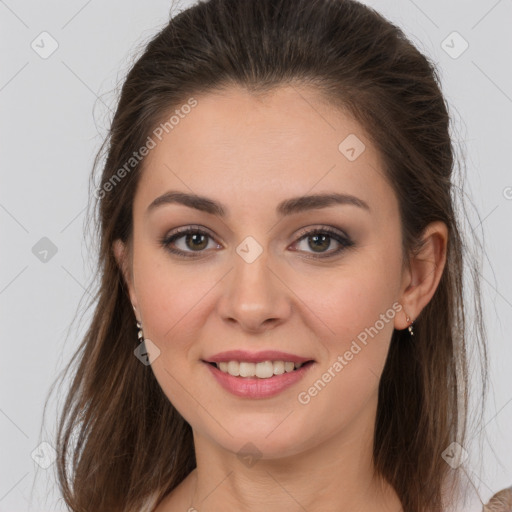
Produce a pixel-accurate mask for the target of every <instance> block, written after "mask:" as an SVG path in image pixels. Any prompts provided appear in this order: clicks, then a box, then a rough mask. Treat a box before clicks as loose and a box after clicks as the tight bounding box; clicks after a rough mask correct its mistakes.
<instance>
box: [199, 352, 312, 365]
mask: <svg viewBox="0 0 512 512" xmlns="http://www.w3.org/2000/svg"><path fill="white" fill-rule="evenodd" d="M205 361H206V362H207V363H222V362H229V361H247V362H249V363H261V362H263V361H291V362H293V363H306V362H307V361H312V359H311V358H310V357H301V356H298V355H295V354H290V353H288V352H280V351H278V350H262V351H261V352H248V351H247V350H228V351H226V352H219V353H218V354H214V355H213V356H210V357H208V358H206V359H205Z"/></svg>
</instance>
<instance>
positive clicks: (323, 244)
mask: <svg viewBox="0 0 512 512" xmlns="http://www.w3.org/2000/svg"><path fill="white" fill-rule="evenodd" d="M333 241H334V242H336V244H338V248H337V249H334V250H331V251H327V249H328V248H329V247H330V246H331V244H332V242H333ZM301 243H302V245H303V248H302V249H299V250H304V249H308V248H309V249H311V250H312V252H313V253H314V256H307V257H308V258H311V257H312V258H328V257H332V256H335V255H337V254H339V253H340V252H341V251H343V250H344V249H346V248H348V247H351V246H353V245H354V242H353V241H352V240H351V239H350V238H349V237H348V236H347V235H345V234H344V233H342V232H341V231H338V230H336V229H333V228H331V227H329V226H323V227H321V228H314V229H309V230H308V229H305V230H303V231H301V233H300V238H299V239H298V240H297V241H296V242H294V246H296V245H299V246H300V244H301ZM306 252H307V250H306Z"/></svg>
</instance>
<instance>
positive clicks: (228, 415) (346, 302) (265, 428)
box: [113, 86, 447, 512]
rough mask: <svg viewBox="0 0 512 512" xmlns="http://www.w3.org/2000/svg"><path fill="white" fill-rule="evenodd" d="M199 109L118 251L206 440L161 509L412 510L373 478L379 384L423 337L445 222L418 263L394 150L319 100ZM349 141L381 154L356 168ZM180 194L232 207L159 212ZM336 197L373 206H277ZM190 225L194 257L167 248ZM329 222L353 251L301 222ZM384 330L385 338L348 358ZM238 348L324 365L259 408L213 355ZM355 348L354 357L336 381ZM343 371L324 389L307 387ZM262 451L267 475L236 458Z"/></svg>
mask: <svg viewBox="0 0 512 512" xmlns="http://www.w3.org/2000/svg"><path fill="white" fill-rule="evenodd" d="M196 99H197V101H198V104H197V106H196V107H195V108H194V109H193V110H192V111H191V112H190V113H189V114H188V115H187V116H186V117H184V118H183V119H181V120H180V122H179V124H178V125H177V126H175V127H174V129H173V130H171V131H169V133H167V134H164V136H163V138H162V141H161V142H159V143H158V144H157V146H156V147H155V148H154V149H152V150H151V152H150V154H149V155H148V157H147V159H146V162H145V168H144V172H143V174H142V177H141V181H140V183H139V186H138V189H137V193H136V196H135V200H134V205H133V218H134V231H133V236H134V238H133V247H132V251H130V247H129V246H125V245H123V243H122V242H121V241H116V243H115V244H114V247H113V250H114V253H115V255H116V258H117V261H118V263H119V265H120V267H121V268H122V269H123V271H124V275H125V279H126V282H127V285H128V289H129V294H130V300H131V302H132V304H133V307H134V310H135V315H136V317H137V319H138V320H139V321H141V322H142V325H143V329H144V336H145V338H146V339H149V340H151V341H152V342H153V343H154V344H155V345H156V346H157V347H158V348H159V350H160V355H159V357H157V358H156V359H155V360H154V362H153V363H152V365H151V368H152V370H153V372H154V374H155V376H156V378H157V380H158V382H159V384H160V385H161V387H162V389H163V391H164V392H165V394H166V396H167V397H168V398H169V400H170V401H171V402H172V403H173V405H174V406H175V407H176V408H177V410H178V411H179V412H180V414H181V415H182V416H183V417H184V418H185V419H186V420H187V421H188V423H189V424H190V425H191V427H192V429H193V433H194V444H195V452H196V459H197V468H196V470H194V471H193V472H192V473H191V474H190V475H189V476H188V477H187V478H186V479H185V480H184V481H183V482H182V483H181V484H180V485H179V486H178V487H177V488H176V489H174V491H173V492H172V493H171V494H170V495H169V496H168V497H167V498H166V499H165V500H164V501H163V502H162V503H161V504H160V505H159V507H158V508H157V511H156V512H170V511H183V512H186V511H187V510H189V509H190V508H191V507H193V509H195V510H197V511H199V512H212V511H218V510H223V511H227V512H231V511H238V512H239V511H245V512H255V511H261V510H268V511H278V510H279V511H282V510H287V511H297V512H298V511H304V510H307V511H308V512H319V511H322V512H334V511H336V512H340V511H350V512H357V511H365V512H377V511H379V512H400V511H401V510H402V507H401V505H400V501H399V499H398V497H397V495H396V493H395V491H394V490H393V489H392V487H391V486H390V485H389V484H387V483H386V482H385V481H383V480H382V479H381V478H379V477H377V476H375V475H374V474H373V464H372V443H373V435H374V432H373V428H374V422H375V415H376V409H377V396H378V395H377V391H378V383H379V378H380V375H381V373H382V370H383V367H384V363H385V360H386V355H387V352H388V348H389V343H390V339H391V335H392V332H393V329H394V328H395V329H405V328H407V326H408V324H409V323H410V322H408V321H407V315H408V316H409V317H410V319H411V320H414V319H415V318H417V316H418V315H419V313H420V312H421V310H422V309H423V308H424V307H425V305H426V304H427V303H428V302H429V301H430V299H431V298H432V296H433V294H434V292H435V289H436V287H437V285H438V283H439V280H440V277H441V274H442V270H443V268H444V265H445V259H446V243H447V229H446V226H445V225H444V224H443V223H440V222H436V223H433V224H431V225H430V226H429V228H428V229H427V231H426V232H425V235H424V239H425V242H426V243H425V246H424V248H423V250H422V252H421V253H420V254H419V255H417V256H415V257H410V260H409V261H410V266H409V267H408V266H407V265H405V266H403V265H402V261H403V260H402V258H403V255H402V251H401V231H400V226H401V224H400V217H399V211H398V202H397V199H396V197H395V195H394V192H393V189H392V187H391V186H390V184H389V183H388V182H387V181H386V179H385V177H384V174H383V171H382V163H381V160H380V156H379V154H378V152H377V151H376V149H375V148H374V146H373V145H372V144H371V143H370V140H369V139H368V137H367V136H366V134H365V132H364V130H363V128H362V127H361V126H360V125H359V124H358V123H357V122H355V121H354V120H353V119H352V118H350V117H349V116H347V115H346V114H344V113H342V112H340V111H338V110H334V109H333V108H332V107H330V106H328V105H327V104H326V103H324V102H322V101H321V99H320V97H319V96H318V95H317V93H316V92H315V91H314V90H312V89H308V88H306V87H301V88H298V87H291V86H287V87H283V88H280V89H278V90H276V91H275V92H274V93H272V94H270V95H268V96H265V97H255V96H253V95H251V94H249V93H248V92H246V91H244V90H243V89H239V88H230V89H228V90H225V91H224V92H222V93H209V94H205V95H202V96H198V97H197V98H196ZM349 134H355V135H356V136H357V138H358V139H359V140H360V141H362V142H363V143H364V145H365V149H364V151H363V152H362V153H361V154H360V155H359V156H358V157H357V158H356V159H354V160H353V161H351V160H350V159H348V158H347V156H346V154H344V153H343V152H342V151H340V150H339V148H338V147H339V145H340V142H342V141H343V140H344V139H345V138H346V137H347V136H348V135H349ZM170 190H173V191H180V192H184V193H195V194H198V195H201V196H206V197H208V198H210V199H212V200H214V201H216V202H219V203H222V205H224V208H225V209H226V210H227V214H226V216H225V217H224V218H222V217H221V216H220V215H215V214H212V213H206V212H203V211H199V210H196V209H193V208H190V207H187V206H184V205H182V204H177V203H166V204H163V205H160V206H158V207H156V208H153V209H150V210H148V206H149V205H150V204H151V203H152V202H153V200H154V199H155V198H157V197H158V196H160V195H162V194H164V193H165V192H167V191H170ZM333 192H336V193H339V194H350V195H352V196H355V197H357V198H358V199H360V200H362V201H364V202H365V203H366V204H367V205H368V207H369V208H368V209H366V208H364V207H360V206H356V205H354V204H348V203H347V204H331V205H330V206H328V207H323V208H316V209H312V210H307V211H301V212H296V213H293V214H290V215H286V216H280V215H278V213H277V212H276V206H277V205H278V203H280V202H281V201H283V200H286V199H290V198H292V197H300V196H305V195H310V194H321V193H333ZM191 225H192V226H199V227H200V229H201V230H202V231H205V232H206V233H207V235H206V236H205V237H203V238H202V239H201V237H199V238H197V237H196V240H197V241H195V244H194V241H193V240H190V237H189V238H187V237H186V235H183V236H181V238H179V239H177V240H175V241H174V242H172V244H171V245H172V247H173V248H175V249H179V250H181V251H183V252H185V253H186V254H188V255H192V256H189V257H187V256H179V255H176V254H172V253H170V252H169V250H168V249H166V248H165V247H164V245H163V244H162V243H161V242H160V239H162V238H164V237H166V235H169V234H173V233H174V232H175V230H176V228H181V227H186V226H191ZM325 226H330V227H331V228H332V229H334V230H335V231H336V232H337V233H340V234H342V235H344V236H345V238H347V237H348V238H349V239H350V241H352V242H353V244H352V245H351V246H344V245H343V244H341V243H340V242H338V241H336V239H335V238H332V237H331V238H327V239H324V241H325V243H324V244H322V243H320V244H318V239H316V242H317V244H316V246H315V244H314V243H309V242H315V240H314V237H315V235H314V234H312V235H308V236H307V237H304V236H303V233H304V232H303V231H302V230H303V228H308V230H313V229H315V228H318V231H320V232H321V228H322V227H325ZM248 236H250V237H252V239H253V240H255V241H256V242H257V244H258V245H259V247H260V248H261V251H262V252H261V254H260V255H259V256H258V257H257V258H256V259H255V260H254V261H252V262H250V263H248V262H247V260H245V259H244V258H242V257H241V256H240V255H239V253H237V251H236V249H237V247H239V246H240V244H241V242H242V241H244V239H245V238H246V237H248ZM201 240H204V246H201V248H200V249H198V246H197V244H198V242H200V241H201ZM320 242H321V240H320ZM339 248H341V250H340V251H339V252H337V253H336V250H337V249H339ZM251 250H253V249H251ZM335 253H336V254H335ZM393 305H395V309H393ZM390 312H391V313H390ZM383 315H385V319H383ZM379 320H380V322H379ZM372 326H373V327H375V328H376V330H377V331H378V332H377V334H373V336H371V337H370V336H368V339H367V343H366V344H365V345H363V344H361V343H359V344H358V345H360V348H361V349H360V351H358V352H357V353H356V354H355V355H353V356H352V357H350V354H349V357H346V358H345V356H344V355H345V354H346V353H347V351H349V352H350V350H351V347H353V344H352V343H353V341H354V340H357V339H358V335H360V334H361V333H364V332H366V331H365V329H367V328H370V327H372ZM377 326H378V328H377ZM230 349H244V350H248V351H251V352H257V351H260V350H266V349H274V350H281V351H285V352H291V353H292V354H297V355H300V356H304V357H307V358H308V359H312V360H314V361H315V362H314V364H313V366H312V367H311V368H310V369H309V371H308V373H307V375H306V376H305V378H304V379H302V380H301V381H299V382H298V383H295V384H294V385H293V386H291V387H290V388H287V389H286V390H284V391H282V392H281V393H279V394H278V395H276V396H274V397H269V398H263V399H262V398H259V399H253V398H243V397H239V396H235V395H233V394H231V393H230V392H228V391H226V390H224V389H223V388H222V387H221V386H220V385H219V384H218V383H217V381H216V380H215V379H214V378H213V377H212V375H211V372H210V369H209V368H208V367H207V364H206V363H205V362H204V361H203V360H205V359H207V358H208V357H209V356H212V355H213V354H215V353H218V352H221V351H225V350H230ZM339 356H341V357H343V358H344V359H343V360H344V364H343V366H342V369H341V370H340V371H336V372H333V364H334V363H335V362H336V361H339V359H338V357H339ZM329 369H331V373H330V375H331V378H330V380H329V381H328V383H327V384H326V385H325V387H323V388H322V389H321V390H320V391H319V392H317V393H316V394H312V393H309V392H308V390H309V389H310V387H311V386H312V385H313V384H314V383H315V382H316V381H318V380H319V379H324V380H323V382H325V379H326V377H323V376H324V375H325V373H326V372H328V371H329ZM333 375H334V376H333ZM301 393H302V394H301ZM300 396H301V397H302V401H301V400H300V399H299V397H300ZM308 397H309V399H308ZM247 443H251V446H254V447H256V448H257V450H258V454H259V455H258V458H257V460H256V462H255V463H254V464H251V465H249V464H247V463H246V462H244V461H243V460H241V458H240V457H238V456H237V455H238V453H239V451H240V450H241V449H242V447H244V446H246V445H247ZM192 512H193V511H192Z"/></svg>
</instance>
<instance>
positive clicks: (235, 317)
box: [219, 237, 291, 331]
mask: <svg viewBox="0 0 512 512" xmlns="http://www.w3.org/2000/svg"><path fill="white" fill-rule="evenodd" d="M270 260H271V258H269V252H268V250H267V249H266V248H263V246H261V245H260V244H259V243H258V242H257V241H256V240H255V239H254V238H252V237H247V238H246V239H244V240H243V241H242V242H241V243H240V244H239V245H238V246H237V247H236V250H235V251H234V252H233V267H234V268H233V270H232V272H230V273H229V275H228V276H227V280H226V281H225V290H224V292H223V294H222V297H221V300H220V303H219V314H220V315H221V317H222V318H223V319H224V320H228V321H231V322H236V323H238V324H240V326H241V327H242V328H245V329H247V330H250V331H257V330H261V329H262V328H263V329H264V328H267V327H268V326H269V325H270V324H271V323H272V324H274V325H275V324H279V323H281V322H282V321H284V320H285V319H286V318H287V317H288V316H289V314H290V311H291V307H290V297H289V295H288V293H287V291H286V287H285V286H283V285H282V283H281V282H280V280H279V279H278V278H277V277H276V276H275V275H274V274H275V270H273V269H272V268H271V266H272V263H271V261H270Z"/></svg>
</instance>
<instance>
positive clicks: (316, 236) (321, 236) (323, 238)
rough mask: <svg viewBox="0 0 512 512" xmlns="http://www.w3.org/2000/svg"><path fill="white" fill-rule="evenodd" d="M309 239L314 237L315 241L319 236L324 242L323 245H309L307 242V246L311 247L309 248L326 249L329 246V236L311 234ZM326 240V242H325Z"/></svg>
mask: <svg viewBox="0 0 512 512" xmlns="http://www.w3.org/2000/svg"><path fill="white" fill-rule="evenodd" d="M310 238H311V239H315V240H316V241H318V239H319V238H321V239H322V243H323V244H324V245H323V246H322V245H319V244H316V243H315V244H314V245H311V244H309V246H310V247H311V249H313V250H314V251H316V250H317V248H320V249H322V248H323V249H326V248H328V247H329V238H330V237H329V236H328V235H313V236H311V237H310ZM326 241H327V244H326V243H325V242H326ZM317 252H321V251H317Z"/></svg>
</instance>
